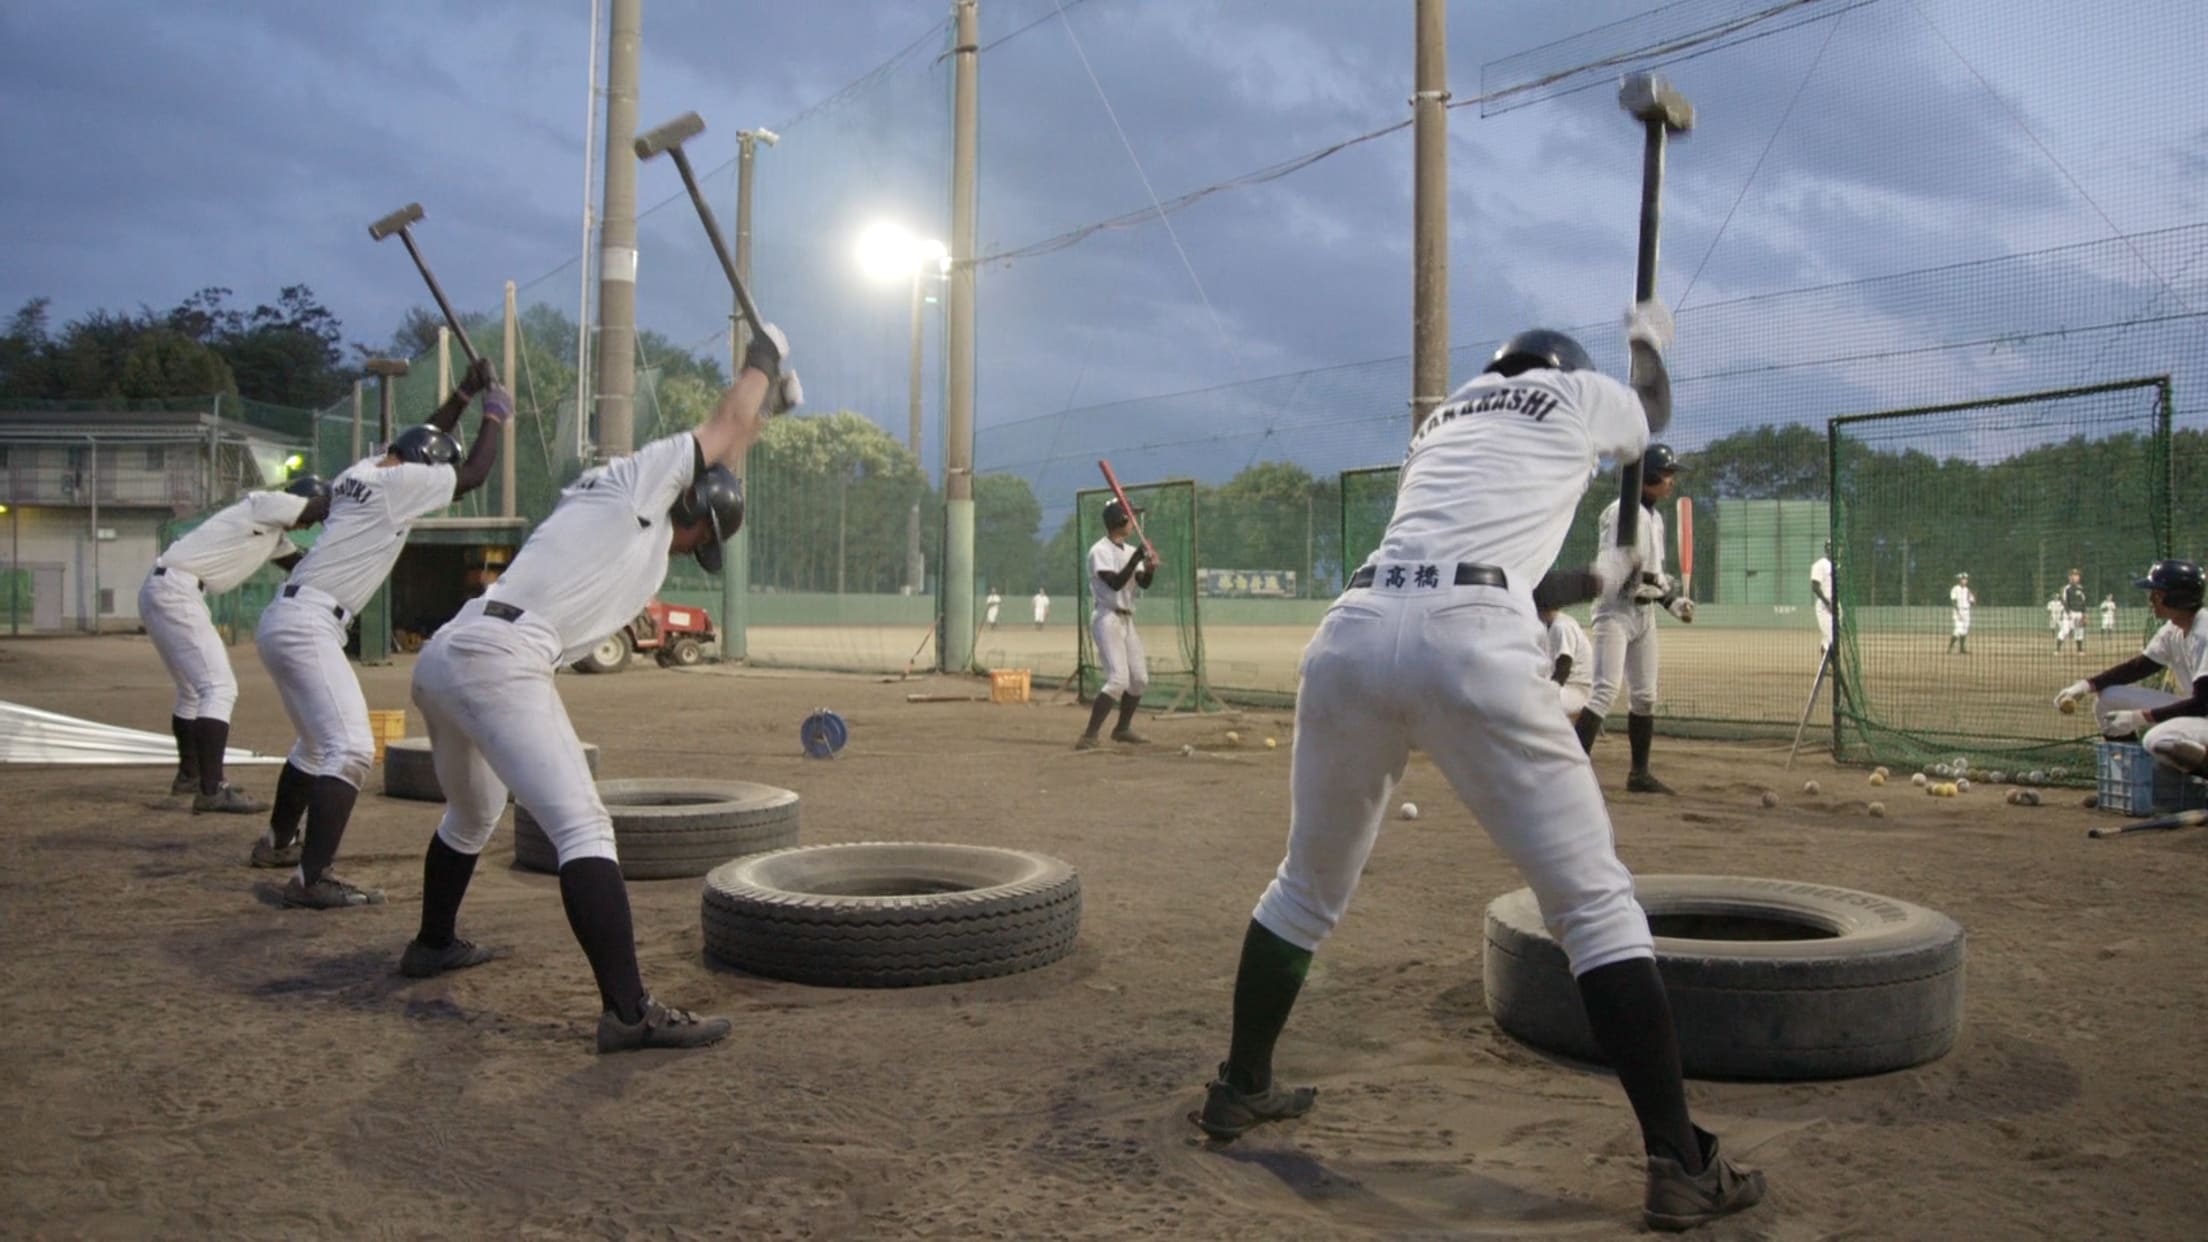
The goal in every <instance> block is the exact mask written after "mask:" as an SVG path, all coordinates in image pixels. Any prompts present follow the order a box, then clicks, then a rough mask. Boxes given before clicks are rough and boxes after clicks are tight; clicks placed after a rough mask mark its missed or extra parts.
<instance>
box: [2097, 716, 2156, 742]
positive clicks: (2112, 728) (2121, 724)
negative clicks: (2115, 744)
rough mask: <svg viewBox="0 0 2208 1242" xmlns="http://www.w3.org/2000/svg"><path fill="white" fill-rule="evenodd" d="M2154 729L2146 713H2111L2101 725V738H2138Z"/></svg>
mask: <svg viewBox="0 0 2208 1242" xmlns="http://www.w3.org/2000/svg"><path fill="white" fill-rule="evenodd" d="M2153 727H2154V722H2153V721H2152V720H2149V719H2147V714H2146V713H2145V712H2110V713H2109V714H2108V719H2107V720H2106V721H2104V722H2103V723H2102V725H2101V736H2102V737H2137V736H2139V735H2140V734H2142V733H2145V732H2146V731H2147V730H2149V729H2151V728H2153Z"/></svg>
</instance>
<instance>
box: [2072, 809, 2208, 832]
mask: <svg viewBox="0 0 2208 1242" xmlns="http://www.w3.org/2000/svg"><path fill="white" fill-rule="evenodd" d="M2202 824H2208V811H2179V812H2178V813H2177V814H2175V815H2164V816H2163V817H2161V818H2160V819H2143V820H2140V821H2139V822H2137V823H2133V824H2103V825H2101V826H2100V827H2098V828H2088V829H2086V830H2085V835H2087V836H2089V837H2120V836H2123V835H2125V834H2126V833H2132V832H2168V831H2170V830H2172V829H2175V828H2198V827H2199V826H2201V825H2202Z"/></svg>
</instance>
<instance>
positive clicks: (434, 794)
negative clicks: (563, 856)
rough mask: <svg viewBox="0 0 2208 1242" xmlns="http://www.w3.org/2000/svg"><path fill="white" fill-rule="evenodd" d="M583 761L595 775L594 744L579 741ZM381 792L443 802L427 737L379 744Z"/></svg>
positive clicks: (422, 800)
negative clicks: (381, 745)
mask: <svg viewBox="0 0 2208 1242" xmlns="http://www.w3.org/2000/svg"><path fill="white" fill-rule="evenodd" d="M583 762H585V763H587V764H589V765H590V774H591V775H592V776H594V777H595V776H597V775H598V745H597V743H595V742H585V743H583ZM383 796H384V797H386V798H408V799H412V800H414V801H417V802H443V801H444V800H445V787H444V786H442V785H440V784H438V783H437V766H436V765H435V764H434V763H432V762H431V761H430V757H429V739H428V738H426V737H402V738H400V739H399V740H398V741H395V742H392V743H390V744H388V745H386V746H385V747H384V748H383Z"/></svg>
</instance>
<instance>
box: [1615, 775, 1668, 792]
mask: <svg viewBox="0 0 2208 1242" xmlns="http://www.w3.org/2000/svg"><path fill="white" fill-rule="evenodd" d="M1625 791H1626V792H1627V793H1647V794H1668V793H1676V792H1678V791H1676V790H1674V789H1673V788H1672V787H1671V786H1669V785H1666V784H1665V783H1663V782H1662V781H1660V780H1657V779H1656V778H1655V777H1653V776H1651V775H1649V774H1648V773H1646V772H1628V773H1626V774H1625Z"/></svg>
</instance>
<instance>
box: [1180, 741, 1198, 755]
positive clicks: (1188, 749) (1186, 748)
mask: <svg viewBox="0 0 2208 1242" xmlns="http://www.w3.org/2000/svg"><path fill="white" fill-rule="evenodd" d="M1195 753H1196V748H1195V747H1194V746H1190V745H1188V744H1186V743H1183V744H1182V745H1181V754H1182V755H1184V756H1185V755H1193V754H1195Z"/></svg>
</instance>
